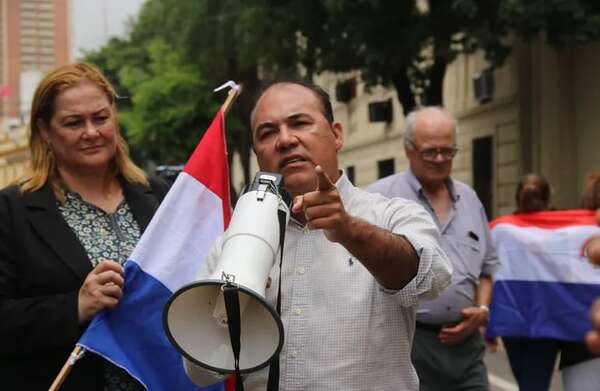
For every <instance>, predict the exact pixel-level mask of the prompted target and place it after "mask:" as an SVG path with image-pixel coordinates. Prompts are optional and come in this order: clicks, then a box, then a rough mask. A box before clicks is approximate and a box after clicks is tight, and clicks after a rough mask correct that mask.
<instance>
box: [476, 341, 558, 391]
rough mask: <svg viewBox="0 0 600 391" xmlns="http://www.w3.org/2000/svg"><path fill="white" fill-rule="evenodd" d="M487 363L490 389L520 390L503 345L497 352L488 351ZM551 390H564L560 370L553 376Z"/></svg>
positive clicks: (503, 390) (500, 390) (499, 390)
mask: <svg viewBox="0 0 600 391" xmlns="http://www.w3.org/2000/svg"><path fill="white" fill-rule="evenodd" d="M485 363H486V365H487V367H488V373H489V379H490V391H519V387H518V386H517V383H516V382H515V378H514V377H513V375H512V373H511V371H510V366H509V364H508V357H507V356H506V351H505V350H504V349H503V348H502V347H501V346H499V347H498V351H497V352H496V353H489V352H486V355H485ZM550 391H563V387H562V383H561V379H560V372H559V371H558V370H555V371H554V375H553V376H552V383H551V384H550Z"/></svg>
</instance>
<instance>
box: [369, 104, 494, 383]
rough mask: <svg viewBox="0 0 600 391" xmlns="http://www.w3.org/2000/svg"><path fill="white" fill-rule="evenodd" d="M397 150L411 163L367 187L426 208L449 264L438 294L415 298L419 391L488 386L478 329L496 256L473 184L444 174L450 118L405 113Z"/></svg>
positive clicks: (452, 137)
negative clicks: (447, 283) (446, 281)
mask: <svg viewBox="0 0 600 391" xmlns="http://www.w3.org/2000/svg"><path fill="white" fill-rule="evenodd" d="M404 150H405V152H406V156H407V157H408V160H409V164H410V168H409V169H408V170H406V171H404V172H402V173H400V174H397V175H393V176H390V177H387V178H384V179H381V180H379V181H378V182H375V183H374V184H373V185H371V186H370V187H369V188H368V189H367V190H369V191H372V192H377V193H381V194H383V195H385V196H387V197H402V198H405V199H410V200H414V201H416V202H418V203H419V204H421V205H422V206H423V207H425V209H426V210H427V211H428V212H429V214H430V215H431V217H432V218H433V220H434V221H435V222H436V224H437V226H438V228H439V229H440V232H441V234H442V248H443V249H444V251H445V252H446V254H447V255H448V257H449V258H450V261H451V263H452V266H453V268H454V272H453V275H452V284H451V286H450V287H449V288H448V289H447V290H446V291H444V293H443V294H442V295H441V296H440V297H439V298H437V299H435V300H421V302H420V303H419V309H418V311H417V330H416V333H415V339H414V342H413V351H412V359H413V364H414V365H415V368H416V370H417V373H418V375H419V380H420V383H421V390H427V391H429V390H440V391H441V390H443V391H450V390H466V389H469V390H487V389H488V388H489V385H488V380H487V370H486V367H485V364H484V362H483V356H484V351H485V349H484V344H483V338H482V336H481V334H480V332H479V327H480V326H483V325H485V323H486V320H487V316H488V305H489V303H490V299H491V292H492V281H491V278H490V276H491V274H492V272H493V271H494V270H495V269H496V268H497V265H498V260H497V258H496V254H495V251H494V249H493V247H492V243H491V239H490V234H489V230H488V226H487V220H486V216H485V213H484V210H483V207H482V205H481V202H480V201H479V199H478V198H477V196H476V195H475V192H474V191H473V190H472V189H470V188H469V187H468V186H467V185H465V184H464V183H462V182H459V181H456V180H453V179H452V178H451V177H450V173H451V170H452V159H453V158H454V156H455V155H456V152H457V148H456V121H455V120H454V119H453V118H452V117H451V116H450V115H449V113H447V112H446V111H445V110H443V109H441V108H438V107H426V108H422V109H419V110H417V111H415V112H413V113H411V114H409V115H408V117H407V119H406V130H405V133H404Z"/></svg>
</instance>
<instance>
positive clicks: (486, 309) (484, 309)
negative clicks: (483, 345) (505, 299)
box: [477, 304, 490, 322]
mask: <svg viewBox="0 0 600 391" xmlns="http://www.w3.org/2000/svg"><path fill="white" fill-rule="evenodd" d="M477 307H478V308H481V309H482V310H483V311H484V312H485V321H486V322H487V320H488V318H489V317H490V307H488V306H487V305H485V304H479V305H478V306H477Z"/></svg>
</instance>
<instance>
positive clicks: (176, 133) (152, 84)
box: [118, 39, 218, 163]
mask: <svg viewBox="0 0 600 391" xmlns="http://www.w3.org/2000/svg"><path fill="white" fill-rule="evenodd" d="M147 52H148V57H149V59H150V62H149V64H148V67H147V69H143V68H140V67H137V66H131V65H126V66H124V67H122V68H121V69H120V70H119V72H118V78H119V80H120V81H121V83H122V84H123V86H124V87H125V88H127V89H128V90H129V91H131V92H132V97H131V101H132V103H133V104H132V107H131V108H130V109H128V110H126V111H124V112H122V113H121V120H122V122H123V124H124V125H125V126H126V128H127V130H128V137H129V140H130V143H131V144H132V145H133V146H134V147H137V148H139V149H143V151H144V155H145V157H146V158H149V159H152V160H154V161H158V162H164V163H174V162H183V161H186V160H187V158H188V156H189V154H190V152H191V150H192V148H193V146H194V145H196V143H197V142H198V140H199V138H200V137H199V135H200V134H201V130H200V125H199V124H202V123H204V124H208V123H210V121H211V119H212V117H213V116H214V113H215V112H216V111H217V109H218V105H217V103H216V102H215V101H214V100H213V99H210V97H209V96H207V94H203V93H199V91H206V90H210V87H209V86H207V85H206V82H205V81H204V80H203V79H202V75H201V73H200V72H199V71H198V69H197V68H195V67H194V66H191V65H189V64H185V63H183V61H182V59H181V54H180V53H178V52H177V51H176V50H174V49H173V48H171V47H170V46H169V45H168V44H166V43H165V42H164V41H163V40H161V39H155V40H153V41H152V42H151V43H150V44H149V46H148V48H147Z"/></svg>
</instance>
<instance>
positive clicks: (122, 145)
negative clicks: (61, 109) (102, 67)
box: [19, 62, 148, 200]
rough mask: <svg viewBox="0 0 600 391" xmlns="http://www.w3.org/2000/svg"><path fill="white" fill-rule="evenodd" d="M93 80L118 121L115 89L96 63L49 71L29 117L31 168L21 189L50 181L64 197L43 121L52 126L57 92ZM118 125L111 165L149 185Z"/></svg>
mask: <svg viewBox="0 0 600 391" xmlns="http://www.w3.org/2000/svg"><path fill="white" fill-rule="evenodd" d="M84 80H85V81H87V82H91V83H92V84H94V85H95V86H97V87H98V88H100V89H101V90H102V91H103V92H104V93H105V94H106V98H107V99H108V101H109V102H110V104H111V106H112V108H113V112H114V116H115V121H116V115H117V112H116V105H115V96H116V95H115V91H114V89H113V87H112V85H111V84H110V83H109V81H108V80H107V79H106V78H105V77H104V75H103V74H102V73H101V72H100V71H99V70H98V69H97V68H96V67H94V66H92V65H90V64H87V63H83V62H81V63H74V64H68V65H63V66H61V67H58V68H56V69H55V70H53V71H52V72H50V73H48V74H47V75H46V77H44V78H43V79H42V81H40V83H39V84H38V86H37V89H36V90H35V93H34V95H33V101H32V103H31V115H30V119H29V150H30V154H31V156H30V162H29V168H28V170H27V171H26V173H25V175H24V176H23V177H22V179H21V180H20V181H19V182H20V188H21V191H23V192H26V191H34V190H38V189H40V188H41V187H42V186H44V185H45V184H46V182H49V183H50V185H51V186H52V189H53V191H54V194H55V196H56V197H57V199H59V200H62V199H63V198H64V195H63V191H62V186H61V179H60V175H59V173H58V169H57V167H56V161H55V158H54V153H53V152H52V150H51V149H50V146H49V145H48V144H47V143H46V142H44V140H43V138H42V135H41V132H40V123H43V124H45V125H46V126H47V127H49V126H50V120H51V119H52V116H53V115H54V104H55V100H56V97H57V95H58V94H60V93H61V92H63V91H64V90H66V89H68V88H71V87H73V86H75V85H77V84H79V83H80V82H82V81H84ZM115 126H116V133H117V134H116V136H117V147H116V152H115V156H114V160H113V164H112V168H113V170H114V175H115V176H116V175H121V176H122V177H123V178H125V180H127V181H128V182H134V183H141V184H148V179H147V178H146V174H145V173H144V171H142V169H141V168H139V167H138V166H136V165H135V163H133V161H132V160H131V159H130V157H129V147H128V146H127V143H126V142H125V139H123V137H122V136H121V134H120V132H119V127H118V124H117V123H115Z"/></svg>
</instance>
